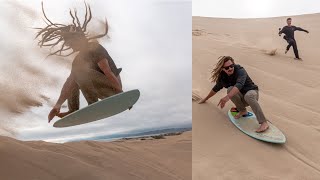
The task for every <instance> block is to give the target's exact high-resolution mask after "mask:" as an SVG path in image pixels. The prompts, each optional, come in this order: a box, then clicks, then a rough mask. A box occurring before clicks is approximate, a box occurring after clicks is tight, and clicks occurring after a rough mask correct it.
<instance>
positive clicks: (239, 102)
mask: <svg viewBox="0 0 320 180" xmlns="http://www.w3.org/2000/svg"><path fill="white" fill-rule="evenodd" d="M211 79H212V82H216V84H215V86H214V87H213V88H212V90H211V91H210V92H209V94H208V95H207V96H206V97H205V98H204V99H202V100H200V101H199V104H202V103H204V102H206V101H207V100H208V99H209V98H211V97H212V96H214V95H215V94H216V93H217V92H218V91H220V90H221V89H222V88H223V87H225V88H227V89H228V91H227V92H228V94H227V95H226V96H225V97H224V98H222V99H220V101H219V104H218V106H220V107H221V108H223V107H224V106H225V104H226V103H227V102H228V101H229V100H230V99H231V101H232V102H233V103H234V104H235V106H236V108H237V109H238V110H239V113H238V114H237V115H236V116H235V119H239V118H240V117H242V116H246V115H247V114H248V111H247V109H246V107H247V106H250V107H251V109H252V110H253V112H254V113H255V115H256V117H257V120H258V122H259V124H260V127H259V128H258V129H257V130H256V132H264V131H266V130H267V129H268V128H269V125H268V123H267V119H266V118H265V116H264V113H263V111H262V109H261V107H260V105H259V103H258V98H259V89H258V86H257V85H255V84H254V82H253V81H252V80H251V78H250V77H249V75H248V74H247V72H246V70H245V69H244V68H243V67H241V66H240V65H238V64H235V63H234V60H233V58H232V57H230V56H222V57H220V58H219V61H218V63H217V65H216V67H215V68H214V69H213V70H212V76H211Z"/></svg>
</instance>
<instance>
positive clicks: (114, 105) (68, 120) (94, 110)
mask: <svg viewBox="0 0 320 180" xmlns="http://www.w3.org/2000/svg"><path fill="white" fill-rule="evenodd" d="M139 97H140V91H139V90H138V89H135V90H130V91H127V92H122V93H119V94H116V95H114V96H110V97H108V98H105V99H103V100H101V101H98V102H95V103H93V104H90V105H89V106H86V107H84V108H82V109H80V110H78V111H75V112H73V113H71V114H69V115H67V116H65V117H63V118H61V119H60V120H58V121H56V122H55V123H54V124H53V126H54V127H69V126H75V125H80V124H85V123H89V122H93V121H97V120H100V119H104V118H107V117H110V116H114V115H116V114H119V113H121V112H123V111H125V110H127V109H128V108H129V107H132V106H133V105H134V104H135V103H136V102H137V101H138V99H139Z"/></svg>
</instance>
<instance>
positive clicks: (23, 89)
mask: <svg viewBox="0 0 320 180" xmlns="http://www.w3.org/2000/svg"><path fill="white" fill-rule="evenodd" d="M25 2H26V1H4V0H2V1H1V5H0V8H1V12H0V15H1V17H0V18H1V19H0V25H1V31H2V33H1V35H0V38H2V41H1V42H0V47H1V50H0V55H1V56H2V57H1V59H2V62H1V63H0V68H1V69H2V70H1V73H2V74H1V77H3V78H0V81H1V82H0V83H1V84H5V82H9V83H10V87H11V89H8V88H2V89H1V88H0V90H1V92H0V93H1V94H3V95H4V94H6V96H7V95H8V94H9V95H11V96H10V98H9V100H8V101H9V102H8V103H7V104H12V102H15V101H17V99H18V98H21V96H20V95H21V93H22V94H26V93H27V94H28V96H29V95H30V97H33V96H35V95H37V94H39V95H40V94H41V95H45V96H47V97H49V98H50V101H49V102H46V101H44V100H41V103H43V106H40V107H33V108H27V109H24V111H23V113H22V114H20V115H18V116H16V115H11V114H10V113H9V115H7V114H8V112H6V111H5V110H2V111H3V112H1V111H0V113H2V117H4V115H6V116H8V117H7V118H6V119H8V120H7V121H6V122H5V123H4V121H3V122H2V124H5V129H8V128H9V129H10V128H13V130H14V131H15V132H16V133H17V137H18V138H19V139H24V140H38V139H41V140H47V141H59V142H61V141H66V140H72V139H77V138H83V137H94V136H98V135H108V134H115V133H121V132H126V131H130V130H138V129H146V128H161V127H180V126H185V125H191V69H192V67H191V52H192V50H191V47H192V45H191V33H190V32H191V11H192V10H191V6H192V5H191V1H188V0H176V1H166V0H137V1H131V0H122V1H114V0H105V1H92V0H88V1H87V2H88V3H89V4H90V5H91V10H92V14H93V17H94V19H93V20H92V24H96V25H97V26H95V27H94V28H93V26H91V30H92V31H95V32H98V33H99V32H101V33H102V32H103V28H99V27H102V25H101V23H100V26H99V20H104V19H105V18H108V22H109V25H110V31H109V36H110V39H107V38H103V39H101V40H100V43H101V44H102V45H103V46H104V47H105V48H106V49H107V50H108V52H109V54H110V55H111V56H112V58H113V59H114V61H115V63H116V64H117V66H118V67H122V68H123V71H122V72H121V76H122V77H121V78H122V83H123V86H124V90H130V89H139V90H140V92H141V97H140V99H139V101H138V102H137V104H136V105H135V106H134V108H133V109H132V110H131V111H126V112H124V113H121V114H118V115H116V116H114V117H111V118H108V119H105V120H101V121H96V122H94V123H90V124H86V125H81V126H75V127H72V128H64V129H56V128H53V127H52V124H50V125H49V124H48V123H47V115H48V113H49V111H50V108H51V106H52V103H53V102H55V101H56V99H57V98H58V96H59V93H60V90H61V87H62V85H63V83H64V81H65V79H66V77H67V76H68V75H69V73H70V69H68V68H67V66H68V63H66V64H67V65H63V63H60V64H59V63H54V61H55V60H54V57H49V58H48V59H46V60H43V59H44V57H45V54H47V53H48V52H49V49H45V48H44V49H40V48H39V47H37V46H36V43H35V41H34V40H33V38H34V34H35V31H34V30H33V29H31V27H39V26H40V27H44V26H45V23H44V22H43V21H42V16H41V15H42V14H41V1H40V0H34V1H28V4H26V3H25ZM44 7H45V11H46V14H47V16H48V17H49V19H50V20H51V21H53V22H57V23H65V24H70V23H72V22H71V17H70V15H69V9H70V8H71V9H73V8H76V9H77V10H78V16H79V18H80V21H82V20H83V19H82V18H83V16H84V10H85V9H84V3H83V0H70V1H46V0H45V1H44ZM89 25H90V24H89ZM89 31H90V28H89ZM9 37H11V38H9ZM40 52H41V53H43V54H41V53H40ZM18 55H19V58H17V56H18ZM21 57H22V58H21ZM3 59H8V60H7V61H3ZM60 60H61V59H60ZM71 60H72V58H67V59H66V60H65V62H70V61H71ZM25 64H29V66H30V67H31V69H32V72H38V75H34V74H36V73H33V76H31V75H30V72H29V71H30V69H27V70H28V73H29V74H27V73H25V74H24V72H20V70H19V69H20V68H21V66H23V65H25ZM8 67H9V68H8ZM8 69H13V70H10V71H9V70H8ZM22 69H23V70H25V69H26V68H25V67H22ZM39 74H40V75H39ZM29 75H30V77H29ZM4 77H5V78H4ZM13 77H16V79H14V78H13ZM11 78H12V79H13V80H8V79H11ZM16 90H18V91H19V92H18V91H17V92H18V93H12V92H16ZM19 93H20V94H19ZM3 98H4V97H2V99H3ZM35 98H36V96H35ZM0 99H1V97H0ZM7 104H5V103H2V104H0V106H4V108H2V109H6V108H7V109H9V108H8V107H5V106H7ZM85 105H86V102H85V101H84V100H83V98H82V99H81V106H82V107H83V106H85ZM6 113H7V114H6ZM55 120H57V119H54V121H55ZM8 121H9V122H8ZM54 121H53V122H54ZM3 127H4V126H3ZM3 129H4V128H3Z"/></svg>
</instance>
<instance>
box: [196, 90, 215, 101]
mask: <svg viewBox="0 0 320 180" xmlns="http://www.w3.org/2000/svg"><path fill="white" fill-rule="evenodd" d="M216 93H217V92H215V91H213V90H211V91H210V92H209V94H208V95H207V96H206V97H205V98H204V99H202V100H201V101H199V104H202V103H204V102H206V101H207V100H208V99H210V98H211V97H212V96H214V95H215V94H216Z"/></svg>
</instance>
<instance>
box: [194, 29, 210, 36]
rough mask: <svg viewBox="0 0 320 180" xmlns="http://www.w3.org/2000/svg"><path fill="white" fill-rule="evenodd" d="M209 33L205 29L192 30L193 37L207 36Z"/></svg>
mask: <svg viewBox="0 0 320 180" xmlns="http://www.w3.org/2000/svg"><path fill="white" fill-rule="evenodd" d="M207 34H208V33H207V32H206V31H204V29H192V36H205V35H207Z"/></svg>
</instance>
